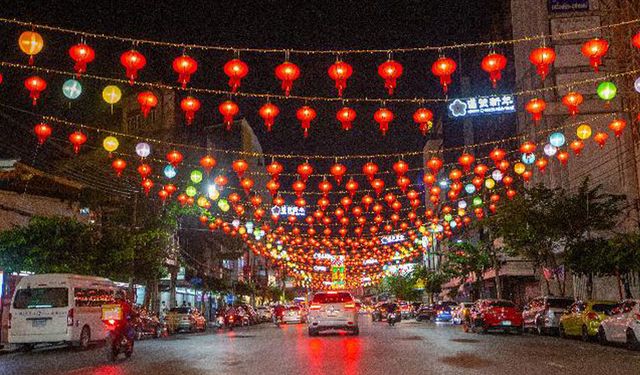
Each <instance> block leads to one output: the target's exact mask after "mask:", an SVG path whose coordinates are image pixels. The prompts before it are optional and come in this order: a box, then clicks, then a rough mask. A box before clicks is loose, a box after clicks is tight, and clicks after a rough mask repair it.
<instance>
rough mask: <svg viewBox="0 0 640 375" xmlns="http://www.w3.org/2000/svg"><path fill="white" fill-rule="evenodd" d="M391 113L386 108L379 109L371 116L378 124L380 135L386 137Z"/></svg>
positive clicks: (391, 118)
mask: <svg viewBox="0 0 640 375" xmlns="http://www.w3.org/2000/svg"><path fill="white" fill-rule="evenodd" d="M393 117H394V116H393V112H391V111H390V110H388V109H386V108H380V109H378V110H377V111H376V112H375V113H374V114H373V119H374V120H375V121H376V122H377V123H378V124H379V127H380V131H381V132H382V135H383V136H384V135H386V134H387V131H388V130H389V123H390V122H391V121H393Z"/></svg>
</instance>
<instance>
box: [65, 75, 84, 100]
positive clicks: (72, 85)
mask: <svg viewBox="0 0 640 375" xmlns="http://www.w3.org/2000/svg"><path fill="white" fill-rule="evenodd" d="M62 93H63V94H64V96H66V97H67V98H68V99H71V100H73V99H78V97H79V96H80V94H82V85H81V84H80V82H78V81H76V80H75V79H68V80H66V81H65V82H64V83H63V84H62Z"/></svg>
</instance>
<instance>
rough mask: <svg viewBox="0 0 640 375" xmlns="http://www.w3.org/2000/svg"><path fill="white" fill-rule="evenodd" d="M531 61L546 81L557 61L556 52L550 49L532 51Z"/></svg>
mask: <svg viewBox="0 0 640 375" xmlns="http://www.w3.org/2000/svg"><path fill="white" fill-rule="evenodd" d="M529 61H531V63H532V64H533V65H535V66H536V71H537V73H538V75H539V76H540V78H542V80H543V81H544V79H545V78H546V77H547V74H549V67H550V66H551V64H553V62H554V61H556V52H555V51H554V50H553V48H550V47H539V48H536V49H534V50H533V51H531V54H530V55H529Z"/></svg>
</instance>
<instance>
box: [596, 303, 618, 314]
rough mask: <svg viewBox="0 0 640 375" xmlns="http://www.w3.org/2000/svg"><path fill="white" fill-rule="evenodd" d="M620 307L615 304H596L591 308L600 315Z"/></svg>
mask: <svg viewBox="0 0 640 375" xmlns="http://www.w3.org/2000/svg"><path fill="white" fill-rule="evenodd" d="M616 306H618V305H617V304H615V303H612V304H609V303H596V304H594V305H593V307H591V309H592V310H593V311H595V312H599V313H603V312H608V311H611V309H613V308H614V307H616Z"/></svg>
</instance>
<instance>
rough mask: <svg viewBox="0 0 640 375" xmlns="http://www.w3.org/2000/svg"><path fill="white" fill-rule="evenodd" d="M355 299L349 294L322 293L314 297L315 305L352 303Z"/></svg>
mask: <svg viewBox="0 0 640 375" xmlns="http://www.w3.org/2000/svg"><path fill="white" fill-rule="evenodd" d="M352 301H353V297H351V294H349V293H343V292H341V293H335V294H334V293H320V294H316V295H315V296H313V303H342V302H352Z"/></svg>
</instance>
